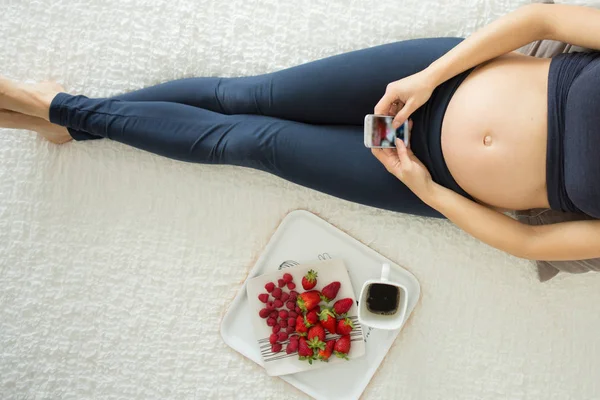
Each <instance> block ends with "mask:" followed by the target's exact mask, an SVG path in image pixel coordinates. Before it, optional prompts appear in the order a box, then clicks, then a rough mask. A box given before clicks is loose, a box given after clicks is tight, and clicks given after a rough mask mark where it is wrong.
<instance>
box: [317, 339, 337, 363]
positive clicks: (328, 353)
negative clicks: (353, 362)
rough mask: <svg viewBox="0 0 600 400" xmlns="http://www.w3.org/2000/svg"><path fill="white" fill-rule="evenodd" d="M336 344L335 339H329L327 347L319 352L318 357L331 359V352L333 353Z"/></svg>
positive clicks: (323, 359) (322, 359)
mask: <svg viewBox="0 0 600 400" xmlns="http://www.w3.org/2000/svg"><path fill="white" fill-rule="evenodd" d="M334 346H335V340H328V341H327V343H325V349H323V350H319V353H318V354H317V358H318V359H319V360H321V361H327V360H329V357H331V353H333V347H334Z"/></svg>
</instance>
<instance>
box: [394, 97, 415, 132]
mask: <svg viewBox="0 0 600 400" xmlns="http://www.w3.org/2000/svg"><path fill="white" fill-rule="evenodd" d="M413 104H414V102H413V101H412V100H408V101H407V102H406V104H405V105H404V107H402V109H401V110H400V111H398V114H396V116H395V117H394V121H393V122H392V126H393V127H394V129H398V127H400V125H402V124H403V123H404V122H405V121H407V120H408V117H410V115H411V114H412V113H413V111H414V110H413Z"/></svg>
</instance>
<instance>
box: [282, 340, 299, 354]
mask: <svg viewBox="0 0 600 400" xmlns="http://www.w3.org/2000/svg"><path fill="white" fill-rule="evenodd" d="M298 344H299V342H297V341H294V342H293V341H291V340H290V342H289V343H288V344H287V346H286V348H285V352H286V353H287V354H292V353H295V352H297V351H298Z"/></svg>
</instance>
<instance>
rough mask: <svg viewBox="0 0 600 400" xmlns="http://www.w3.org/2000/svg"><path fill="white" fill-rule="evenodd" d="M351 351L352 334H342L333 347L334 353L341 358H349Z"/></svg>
mask: <svg viewBox="0 0 600 400" xmlns="http://www.w3.org/2000/svg"><path fill="white" fill-rule="evenodd" d="M349 351H350V336H348V335H346V336H342V337H340V338H339V339H338V340H337V342H335V346H334V347H333V353H334V354H335V355H336V356H337V357H339V358H345V359H346V360H347V359H348V352H349Z"/></svg>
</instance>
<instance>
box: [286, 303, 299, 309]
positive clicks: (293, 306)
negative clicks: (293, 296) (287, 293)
mask: <svg viewBox="0 0 600 400" xmlns="http://www.w3.org/2000/svg"><path fill="white" fill-rule="evenodd" d="M285 306H286V308H287V309H288V310H293V309H295V308H296V303H295V302H293V301H288V302H287V303H285Z"/></svg>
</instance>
